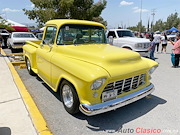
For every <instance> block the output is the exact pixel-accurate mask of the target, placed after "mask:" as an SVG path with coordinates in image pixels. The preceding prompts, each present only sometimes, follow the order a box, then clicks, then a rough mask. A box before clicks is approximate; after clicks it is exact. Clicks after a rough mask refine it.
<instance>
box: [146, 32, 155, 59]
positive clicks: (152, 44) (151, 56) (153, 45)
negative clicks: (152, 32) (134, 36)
mask: <svg viewBox="0 0 180 135" xmlns="http://www.w3.org/2000/svg"><path fill="white" fill-rule="evenodd" d="M149 40H150V41H151V42H150V47H149V48H148V50H149V51H150V59H152V60H154V61H155V57H154V51H155V47H156V45H155V42H154V37H153V36H150V37H149Z"/></svg>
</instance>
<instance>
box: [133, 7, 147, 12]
mask: <svg viewBox="0 0 180 135" xmlns="http://www.w3.org/2000/svg"><path fill="white" fill-rule="evenodd" d="M133 12H134V13H140V12H142V13H143V12H149V10H148V9H140V8H139V7H134V8H133Z"/></svg>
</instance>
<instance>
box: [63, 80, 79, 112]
mask: <svg viewBox="0 0 180 135" xmlns="http://www.w3.org/2000/svg"><path fill="white" fill-rule="evenodd" d="M60 96H61V99H62V102H63V105H64V108H65V109H66V111H67V112H68V113H70V114H75V113H77V112H79V104H80V103H79V99H78V96H77V93H76V90H75V88H74V87H73V85H72V84H71V83H69V82H68V81H66V80H64V81H63V82H62V83H61V86H60Z"/></svg>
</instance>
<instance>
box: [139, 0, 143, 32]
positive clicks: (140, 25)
mask: <svg viewBox="0 0 180 135" xmlns="http://www.w3.org/2000/svg"><path fill="white" fill-rule="evenodd" d="M141 27H142V0H141V8H140V23H139V33H141Z"/></svg>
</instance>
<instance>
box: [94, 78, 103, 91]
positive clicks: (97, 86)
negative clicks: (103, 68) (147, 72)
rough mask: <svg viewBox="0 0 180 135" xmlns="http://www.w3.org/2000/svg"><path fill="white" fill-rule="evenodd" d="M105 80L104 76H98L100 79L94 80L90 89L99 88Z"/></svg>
mask: <svg viewBox="0 0 180 135" xmlns="http://www.w3.org/2000/svg"><path fill="white" fill-rule="evenodd" d="M105 81H106V78H100V79H97V80H95V81H94V82H93V83H92V85H91V89H92V90H97V89H99V88H100V87H101V86H102V85H103V84H104V82H105Z"/></svg>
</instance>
